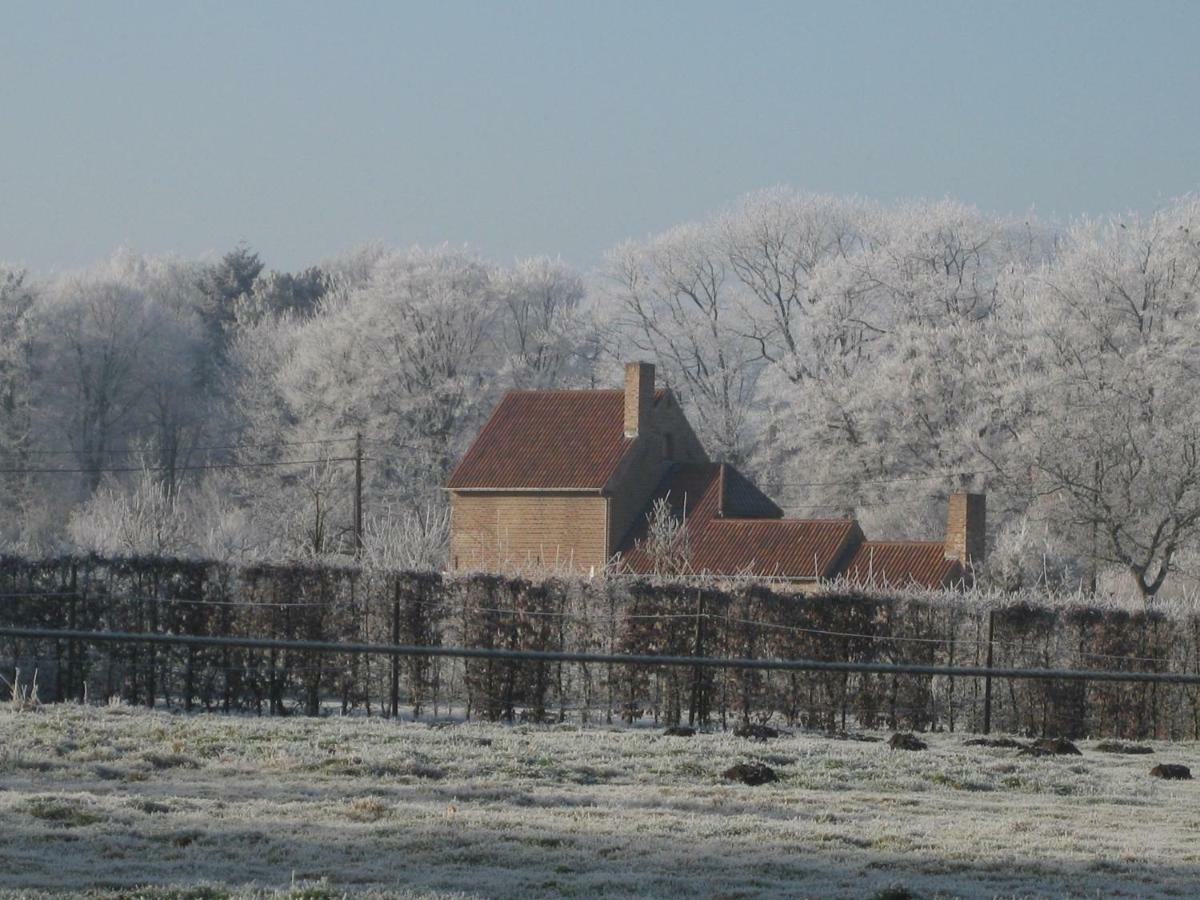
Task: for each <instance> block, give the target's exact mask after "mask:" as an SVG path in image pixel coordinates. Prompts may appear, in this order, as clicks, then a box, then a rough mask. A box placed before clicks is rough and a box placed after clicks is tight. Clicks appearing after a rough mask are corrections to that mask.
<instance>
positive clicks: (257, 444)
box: [21, 437, 354, 456]
mask: <svg viewBox="0 0 1200 900" xmlns="http://www.w3.org/2000/svg"><path fill="white" fill-rule="evenodd" d="M353 441H354V438H352V437H348V438H319V439H314V440H311V441H252V442H249V443H241V444H225V445H223V446H208V447H184V448H183V449H184V450H185V451H186V452H188V453H217V452H220V451H230V450H257V449H261V448H263V447H312V446H316V445H318V444H345V443H353ZM94 452H96V453H97V454H99V455H101V456H138V455H139V454H143V453H147V454H149V453H153V452H154V451H152V450H147V449H144V448H142V449H137V448H126V449H123V450H116V449H110V450H98V451H94ZM21 453H23V454H27V455H29V456H75V455H77V453H78V451H76V450H45V449H32V450H22V451H21Z"/></svg>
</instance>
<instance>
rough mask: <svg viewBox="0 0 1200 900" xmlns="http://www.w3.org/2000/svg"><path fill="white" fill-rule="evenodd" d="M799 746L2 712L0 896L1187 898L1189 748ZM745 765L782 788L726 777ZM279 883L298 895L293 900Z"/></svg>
mask: <svg viewBox="0 0 1200 900" xmlns="http://www.w3.org/2000/svg"><path fill="white" fill-rule="evenodd" d="M929 741H930V750H929V751H927V752H916V753H914V752H903V751H895V752H893V751H891V750H889V749H888V748H887V746H886V745H885V744H882V743H875V744H871V743H857V742H850V741H837V740H831V739H828V738H825V737H820V736H815V735H807V734H801V735H796V736H793V737H785V738H780V739H778V740H773V741H769V742H767V743H765V744H755V743H751V742H749V741H746V740H743V739H740V738H735V737H733V736H732V735H729V734H711V735H700V736H698V737H695V738H691V739H688V738H666V737H660V736H659V733H658V732H657V731H648V730H645V729H604V728H587V729H580V728H578V727H575V726H558V727H554V726H517V727H507V726H498V725H475V724H470V725H456V726H453V727H446V728H435V727H430V726H428V725H424V724H416V725H414V724H411V723H404V724H397V723H393V722H387V721H384V720H364V719H361V718H353V719H339V718H326V719H320V720H313V719H248V718H222V717H217V716H192V717H189V716H178V715H176V716H172V715H169V714H166V713H162V712H149V711H143V710H134V709H130V708H128V707H107V708H88V707H79V706H70V705H61V706H55V707H47V708H44V709H42V710H41V711H37V712H17V711H15V710H14V709H12V708H10V707H6V706H3V705H0V821H3V823H4V831H3V835H2V837H0V894H9V895H20V896H26V895H28V894H29V893H30V892H31V891H44V892H79V891H87V890H93V891H96V892H98V893H101V894H103V893H104V892H108V893H111V894H118V893H119V894H122V895H124V894H125V893H126V892H128V891H130V890H131V889H133V888H134V887H138V886H152V889H151V890H147V891H145V892H144V893H142V894H140V896H145V897H168V896H170V897H181V898H182V897H220V896H225V895H227V894H229V893H233V894H238V895H240V894H252V893H255V892H276V891H277V892H282V893H286V894H291V895H293V896H296V897H312V898H317V897H326V896H329V897H333V896H342V895H343V894H347V893H349V894H357V893H375V894H386V895H388V896H394V895H401V896H421V897H425V896H447V895H450V896H461V895H463V894H465V895H467V896H476V895H478V896H504V897H516V896H520V897H536V896H557V895H569V896H587V897H593V896H605V897H620V896H646V895H651V896H673V895H699V896H713V897H757V896H781V897H782V896H787V897H798V896H800V897H843V896H844V897H855V898H863V897H871V896H872V895H874V894H875V893H876V892H878V891H880V890H881V889H884V888H887V887H889V886H893V885H898V886H903V887H904V888H906V889H907V890H909V891H911V892H912V893H913V894H915V895H917V896H921V897H939V896H963V897H995V896H1006V897H1009V896H1014V895H1016V896H1051V897H1068V896H1070V897H1097V896H1103V897H1107V896H1113V895H1125V896H1139V897H1142V896H1176V897H1187V896H1194V895H1195V893H1196V891H1197V890H1198V885H1200V803H1198V802H1197V801H1198V800H1200V781H1197V782H1161V781H1158V780H1155V779H1152V778H1150V777H1149V776H1148V774H1147V773H1148V771H1149V769H1150V768H1151V766H1153V765H1154V764H1155V762H1156V761H1164V762H1180V763H1184V764H1186V765H1190V766H1191V767H1192V768H1193V769H1194V770H1198V771H1200V746H1198V745H1196V744H1194V743H1183V744H1155V745H1154V747H1155V750H1156V753H1155V754H1154V755H1153V756H1113V755H1108V754H1103V753H1099V752H1095V751H1094V750H1092V749H1091V748H1092V746H1093V744H1091V743H1089V742H1083V743H1082V744H1081V748H1082V749H1083V750H1084V754H1085V755H1084V757H1083V758H1080V757H1055V758H1041V759H1034V758H1027V757H1018V756H1016V755H1015V754H1016V751H1013V750H998V749H980V748H972V747H964V746H963V745H962V741H963V736H962V735H933V736H930V737H929ZM752 759H753V760H760V761H763V762H765V763H767V764H768V765H770V766H772V767H774V768H775V769H776V770H777V771H778V773H779V774H780V776H781V780H780V782H779V783H777V784H773V785H766V786H761V787H747V786H745V785H741V784H729V783H726V782H724V781H723V780H722V779H721V777H720V773H721V771H723V770H724V769H725V768H727V767H728V766H729V765H731V764H732V763H734V762H737V761H743V760H752ZM297 885H302V886H306V887H304V888H297V887H296V886H297Z"/></svg>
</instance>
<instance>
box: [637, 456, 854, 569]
mask: <svg viewBox="0 0 1200 900" xmlns="http://www.w3.org/2000/svg"><path fill="white" fill-rule="evenodd" d="M661 497H666V498H668V501H669V502H670V504H671V506H672V507H673V508H675V509H677V510H679V511H680V512H682V513H683V514H684V516H685V518H686V521H687V523H688V534H689V541H690V549H691V557H690V560H689V563H690V565H691V568H692V569H693V570H694V571H696V572H710V573H715V574H721V575H743V574H744V575H760V576H765V577H772V578H814V577H817V578H829V577H831V576H832V575H833V574H834V572H835V570H836V566H837V563H838V561H839V560H840V559H841V558H842V557H843V556H844V555H845V554H846V552H847V550H848V549H849V548H850V547H851V546H852V545H853V544H854V543H855V542H856V541H861V540H862V532H861V531H859V528H858V525H857V523H855V522H854V520H853V519H830V520H800V519H783V518H779V517H778V516H779V508H778V507H777V506H775V504H773V503H771V501H770V500H768V499H767V498H766V497H765V496H764V495H763V494H762V493H761V492H759V491H758V489H757V488H755V487H754V486H753V484H751V483H750V482H749V481H748V480H747V479H745V477H744V476H742V475H741V474H740V473H739V472H737V470H736V469H734V468H733V467H732V466H729V465H724V464H722V463H696V464H685V465H677V466H675V467H674V468H673V469H672V470H671V472H670V473H669V474H668V475H667V477H666V478H664V479H663V482H662V483H661V484H660V485H659V486H658V489H657V490H656V491H655V493H654V499H658V498H661ZM652 504H653V500H652V501H651V506H652ZM743 512H750V513H756V512H759V513H761V512H767V513H773V515H769V516H766V517H761V518H759V517H752V518H751V517H742V516H741V515H740V514H741V513H743ZM648 530H649V522H648V520H647V519H646V518H645V517H643V519H642V520H641V521H640V522H639V523H638V525H636V526H635V527H634V528H633V530H632V531H631V533H630V534H629V535H627V536H626V538H625V540H624V541H623V542H622V546H621V553H622V560H623V561H624V563H625V565H626V566H628V567H629V568H630V569H631V570H632V571H634V572H644V573H649V572H652V571H653V569H654V561H653V560H652V559H651V558H650V555H649V554H648V553H647V552H646V550H645V548H644V546H643V542H644V541H645V538H646V535H647V532H648Z"/></svg>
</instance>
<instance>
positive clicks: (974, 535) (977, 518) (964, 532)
mask: <svg viewBox="0 0 1200 900" xmlns="http://www.w3.org/2000/svg"><path fill="white" fill-rule="evenodd" d="M986 538H987V495H986V494H951V495H950V504H949V508H948V509H947V511H946V559H957V560H958V561H959V562H961V563H962V564H963V565H969V566H974V567H976V568H978V567H979V566H982V565H983V559H984V554H985V552H986V548H985V546H984V545H985V541H986Z"/></svg>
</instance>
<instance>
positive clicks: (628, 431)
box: [625, 362, 654, 438]
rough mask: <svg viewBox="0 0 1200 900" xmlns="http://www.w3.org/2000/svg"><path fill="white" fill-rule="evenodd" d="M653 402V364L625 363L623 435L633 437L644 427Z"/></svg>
mask: <svg viewBox="0 0 1200 900" xmlns="http://www.w3.org/2000/svg"><path fill="white" fill-rule="evenodd" d="M653 403H654V364H653V363H648V362H631V363H625V437H627V438H635V437H637V436H638V435H639V434H641V433H642V431H643V430H644V429H645V428H646V425H647V423H648V421H649V418H650V406H651V404H653Z"/></svg>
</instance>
